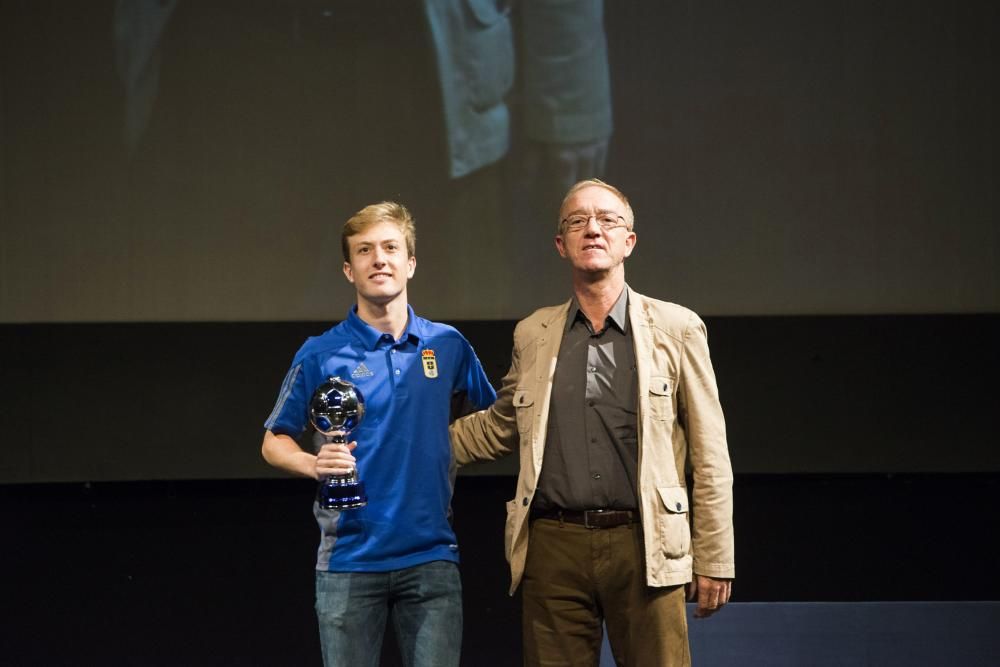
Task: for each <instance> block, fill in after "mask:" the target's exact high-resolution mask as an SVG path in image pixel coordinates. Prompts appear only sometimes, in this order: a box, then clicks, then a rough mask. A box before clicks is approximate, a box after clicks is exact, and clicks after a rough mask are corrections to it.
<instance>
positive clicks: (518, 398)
mask: <svg viewBox="0 0 1000 667" xmlns="http://www.w3.org/2000/svg"><path fill="white" fill-rule="evenodd" d="M534 406H535V397H534V396H533V395H532V393H531V391H530V390H528V389H518V390H516V391H515V392H514V412H515V414H516V415H517V430H518V432H520V433H527V432H528V431H530V430H531V418H532V414H533V413H534Z"/></svg>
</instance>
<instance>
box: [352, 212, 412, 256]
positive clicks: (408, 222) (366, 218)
mask: <svg viewBox="0 0 1000 667" xmlns="http://www.w3.org/2000/svg"><path fill="white" fill-rule="evenodd" d="M383 222H391V223H392V224H394V225H396V226H397V227H399V231H401V232H403V238H405V239H406V254H407V257H414V256H415V255H416V251H417V227H416V224H415V223H414V222H413V216H411V215H410V212H409V211H408V210H407V209H406V207H405V206H403V205H402V204H398V203H396V202H394V201H383V202H379V203H378V204H369V205H368V206H365V207H364V208H363V209H361V210H360V211H358V212H357V213H355V214H354V215H353V216H351V219H350V220H348V221H347V222H345V223H344V231H343V232H342V233H341V235H340V249H341V250H342V251H343V252H344V261H345V262H350V261H351V245H350V243H349V242H348V239H349V238H351V237H352V236H355V235H356V234H361V233H362V232H364V231H365V230H366V229H368V228H369V227H371V226H372V225H377V224H379V223H383Z"/></svg>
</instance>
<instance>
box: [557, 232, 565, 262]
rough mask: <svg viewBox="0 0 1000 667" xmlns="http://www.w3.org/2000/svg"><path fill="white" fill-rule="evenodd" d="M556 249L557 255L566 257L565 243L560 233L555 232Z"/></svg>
mask: <svg viewBox="0 0 1000 667" xmlns="http://www.w3.org/2000/svg"><path fill="white" fill-rule="evenodd" d="M555 241H556V250H558V251H559V256H560V257H562V258H563V259H566V244H565V243H564V242H563V237H562V234H556V238H555Z"/></svg>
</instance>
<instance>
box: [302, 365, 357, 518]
mask: <svg viewBox="0 0 1000 667" xmlns="http://www.w3.org/2000/svg"><path fill="white" fill-rule="evenodd" d="M364 416H365V399H364V397H363V396H362V395H361V391H360V390H359V389H358V388H357V387H355V386H354V385H353V384H351V383H350V382H348V381H346V380H342V379H341V378H339V377H332V376H331V377H329V378H327V379H326V382H324V383H323V384H321V385H320V386H318V387H317V388H316V391H314V392H313V395H312V398H311V399H310V400H309V421H310V422H312V425H313V427H314V428H315V429H316V431H317V432H319V433H321V434H322V435H323V436H324V437H325V438H326V441H327V442H336V443H345V442H347V439H346V437H345V436H348V435H350V434H351V432H352V431H354V430H355V429H356V428H357V427H358V426H359V425H360V424H361V420H362V419H363V418H364ZM316 501H317V502H318V503H319V506H320V507H322V508H323V509H328V510H346V509H354V508H356V507H364V506H365V505H367V504H368V496H367V495H365V485H364V484H363V483H362V482H361V480H360V479H358V473H357V470H352V471H351V472H349V473H347V474H346V475H330V476H329V477H325V478H324V479H322V480H321V481H320V485H319V488H318V489H317V490H316Z"/></svg>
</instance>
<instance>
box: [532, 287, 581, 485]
mask: <svg viewBox="0 0 1000 667" xmlns="http://www.w3.org/2000/svg"><path fill="white" fill-rule="evenodd" d="M571 302H572V299H571V300H569V301H567V302H566V303H565V304H563V307H562V308H560V309H559V310H558V311H556V314H555V315H554V316H553V317H552V318H551V319H549V320H548V321H546V322H542V331H541V335H540V336H539V337H538V340H537V343H536V345H537V349H536V350H535V353H536V354H537V356H536V357H535V374H536V375H535V383H534V385H535V387H536V393H535V405H536V410H537V412H536V413H535V415H536V416H535V424H534V426H535V428H533V429H532V433H533V435H532V443H531V445H532V447H531V449H532V463H533V464H534V467H535V479H537V478H538V474H539V472H540V471H541V469H542V455H543V453H544V451H545V437H546V431H547V430H548V426H549V406H550V405H551V401H552V380H553V378H554V377H555V373H556V361H557V359H558V358H559V346H560V345H561V344H562V334H563V329H564V328H565V326H566V317H567V313H569V305H570V303H571Z"/></svg>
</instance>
